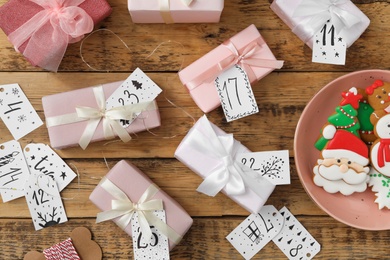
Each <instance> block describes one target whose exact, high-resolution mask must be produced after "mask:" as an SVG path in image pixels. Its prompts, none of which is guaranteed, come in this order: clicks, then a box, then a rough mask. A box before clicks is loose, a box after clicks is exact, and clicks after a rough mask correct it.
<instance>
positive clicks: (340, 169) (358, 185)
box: [313, 126, 369, 195]
mask: <svg viewBox="0 0 390 260" xmlns="http://www.w3.org/2000/svg"><path fill="white" fill-rule="evenodd" d="M331 128H332V126H328V127H327V131H328V134H330V133H332V132H333V133H334V134H333V136H329V137H332V138H329V139H330V140H329V142H328V143H327V145H326V147H325V149H324V150H322V157H323V159H319V160H318V164H317V165H316V166H314V169H313V172H314V178H313V180H314V183H315V184H316V185H317V186H319V187H323V188H324V190H325V191H327V192H329V193H336V192H340V193H341V194H343V195H351V194H353V193H354V192H363V191H365V190H366V189H367V182H368V172H369V167H368V166H367V165H368V163H369V159H368V156H369V155H368V148H367V145H366V144H365V143H364V142H363V141H362V140H361V139H360V138H359V137H357V136H356V135H354V134H352V133H351V132H349V131H346V130H336V127H334V126H333V130H332V129H331Z"/></svg>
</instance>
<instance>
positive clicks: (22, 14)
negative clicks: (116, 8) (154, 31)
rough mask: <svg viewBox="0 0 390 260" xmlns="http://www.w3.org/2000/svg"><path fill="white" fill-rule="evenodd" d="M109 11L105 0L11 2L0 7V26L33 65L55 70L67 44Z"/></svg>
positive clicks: (12, 0) (90, 29) (88, 31)
mask: <svg viewBox="0 0 390 260" xmlns="http://www.w3.org/2000/svg"><path fill="white" fill-rule="evenodd" d="M111 11H112V10H111V7H110V6H109V5H108V3H107V2H106V1H105V0H45V1H39V0H10V1H9V2H7V3H5V4H4V5H3V6H1V7H0V27H1V28H2V29H3V31H4V32H5V34H6V35H7V36H8V39H9V40H10V42H11V43H12V44H13V45H14V47H15V49H16V50H17V51H18V52H20V53H22V54H23V55H24V56H25V57H26V58H27V60H28V61H29V62H30V63H31V64H32V65H34V66H39V67H41V68H44V69H46V70H50V71H57V70H58V67H59V65H60V63H61V61H62V58H63V56H64V54H65V51H66V48H67V46H68V44H69V43H74V42H77V41H79V40H80V39H82V38H83V36H84V34H87V33H90V32H91V31H92V30H93V27H94V25H95V24H97V23H99V22H100V21H102V20H103V19H104V18H106V17H107V16H109V15H110V14H111Z"/></svg>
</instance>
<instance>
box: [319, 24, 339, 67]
mask: <svg viewBox="0 0 390 260" xmlns="http://www.w3.org/2000/svg"><path fill="white" fill-rule="evenodd" d="M346 54H347V44H346V42H345V37H344V36H343V35H342V31H341V32H340V33H339V34H338V33H337V30H336V28H335V26H334V25H333V24H332V22H331V21H328V22H327V23H325V24H324V26H323V27H322V28H321V30H320V31H319V32H317V33H316V34H315V35H314V37H313V55H312V61H313V62H318V63H326V64H336V65H345V58H346Z"/></svg>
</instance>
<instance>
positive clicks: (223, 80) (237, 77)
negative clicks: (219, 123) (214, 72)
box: [215, 65, 259, 122]
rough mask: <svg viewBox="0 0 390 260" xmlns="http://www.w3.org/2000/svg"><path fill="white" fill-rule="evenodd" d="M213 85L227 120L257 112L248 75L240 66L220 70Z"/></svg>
mask: <svg viewBox="0 0 390 260" xmlns="http://www.w3.org/2000/svg"><path fill="white" fill-rule="evenodd" d="M215 86H216V88H217V91H218V95H219V98H220V100H221V105H222V108H223V111H224V113H225V117H226V120H227V121H228V122H230V121H233V120H236V119H239V118H242V117H245V116H249V115H252V114H255V113H257V112H259V108H258V107H257V103H256V100H255V97H254V95H253V91H252V87H251V85H250V83H249V79H248V76H247V75H246V73H245V71H244V70H243V69H242V68H241V67H240V66H238V65H235V66H233V67H232V68H230V69H228V70H226V71H224V72H222V73H221V74H220V75H219V76H218V77H217V78H216V79H215Z"/></svg>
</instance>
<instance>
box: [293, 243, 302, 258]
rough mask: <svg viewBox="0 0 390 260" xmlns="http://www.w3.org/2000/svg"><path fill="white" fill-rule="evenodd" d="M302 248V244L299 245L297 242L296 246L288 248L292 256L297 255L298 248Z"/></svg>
mask: <svg viewBox="0 0 390 260" xmlns="http://www.w3.org/2000/svg"><path fill="white" fill-rule="evenodd" d="M302 248H303V246H302V245H301V244H299V245H298V246H297V247H296V248H295V247H294V248H292V249H291V250H290V255H291V256H292V257H296V256H297V255H298V253H299V250H301V249H302Z"/></svg>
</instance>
